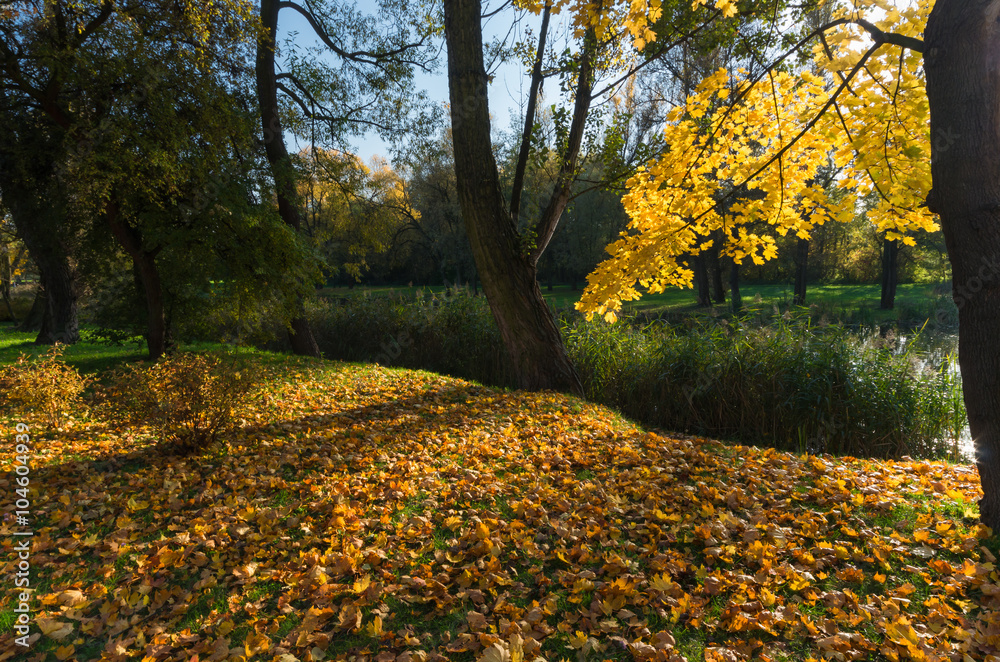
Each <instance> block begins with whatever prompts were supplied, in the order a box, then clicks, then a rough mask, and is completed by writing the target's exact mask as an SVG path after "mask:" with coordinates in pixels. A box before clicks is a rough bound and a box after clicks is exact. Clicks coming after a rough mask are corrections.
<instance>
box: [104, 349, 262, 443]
mask: <svg viewBox="0 0 1000 662" xmlns="http://www.w3.org/2000/svg"><path fill="white" fill-rule="evenodd" d="M260 394H261V389H260V384H259V383H258V381H257V380H256V379H255V378H254V376H253V374H252V373H251V371H249V370H246V369H243V370H241V369H240V366H239V365H238V364H237V362H236V361H235V360H234V359H230V358H226V359H224V358H220V357H219V356H214V355H211V354H195V353H190V352H181V353H178V354H175V355H172V356H169V357H167V358H164V359H162V360H160V361H159V362H157V363H154V364H152V365H146V366H130V367H128V368H125V369H123V370H118V371H116V372H115V373H113V374H112V376H111V377H110V379H108V380H106V384H105V385H104V386H103V387H102V388H101V389H100V391H99V392H98V402H99V405H98V407H99V411H100V413H101V414H102V415H103V417H104V418H106V419H107V420H109V421H111V422H113V423H117V424H120V425H126V426H132V427H148V428H151V429H153V430H155V431H156V432H157V433H158V435H159V438H160V442H161V443H163V444H164V445H165V447H166V448H171V447H172V448H171V450H174V451H175V452H178V453H181V454H189V453H195V452H198V451H201V450H204V449H205V448H207V447H208V446H209V445H211V444H212V443H213V442H215V441H216V439H218V438H219V436H220V435H222V434H225V433H227V432H229V431H231V430H233V429H235V428H236V427H237V426H238V425H239V423H240V421H241V420H242V419H246V418H250V417H251V416H252V414H253V411H254V407H255V406H256V404H257V401H258V400H259V396H260Z"/></svg>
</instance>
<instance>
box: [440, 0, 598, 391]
mask: <svg viewBox="0 0 1000 662" xmlns="http://www.w3.org/2000/svg"><path fill="white" fill-rule="evenodd" d="M444 12H445V37H446V40H447V44H448V83H449V85H448V87H449V92H450V98H451V123H452V136H453V142H454V149H455V174H456V180H457V187H458V194H459V203H460V205H461V209H462V216H463V218H464V221H465V228H466V232H467V233H468V236H469V243H470V244H471V247H472V254H473V257H474V259H475V261H476V270H477V272H478V273H479V277H480V278H481V279H482V282H483V292H484V293H485V294H486V299H487V301H489V304H490V309H491V310H492V311H493V316H494V317H495V318H496V321H497V326H498V327H499V328H500V334H501V337H502V338H503V341H504V345H505V347H506V348H507V352H508V355H509V357H510V360H511V362H512V365H513V368H514V371H515V374H516V375H517V381H518V385H519V386H520V387H521V388H522V389H526V390H532V391H537V390H544V389H552V390H557V391H567V392H570V393H575V394H577V395H581V396H582V395H583V386H582V385H581V383H580V378H579V377H578V376H577V374H576V370H575V369H574V368H573V365H572V363H570V360H569V356H568V355H567V354H566V349H565V347H564V346H563V343H562V339H561V338H560V336H559V329H558V328H557V327H556V324H555V319H554V317H553V315H552V311H551V310H550V309H549V307H548V305H546V303H545V299H544V298H543V297H542V291H541V288H539V286H538V279H537V273H536V264H537V256H536V257H535V258H534V259H532V258H531V257H530V256H529V255H528V254H527V253H526V251H525V249H524V247H523V246H522V242H521V237H520V235H519V234H518V232H517V224H516V223H515V222H514V219H512V218H511V215H510V212H509V211H508V208H507V202H506V199H505V197H504V194H503V191H502V189H501V187H500V178H499V174H498V172H497V166H496V160H495V159H494V156H493V145H492V141H491V137H490V116H489V107H488V106H489V104H488V100H487V87H486V84H487V79H486V70H485V67H484V66H483V35H482V25H481V23H480V16H481V7H480V3H479V2H471V1H469V0H445V3H444ZM540 240H541V241H544V240H545V238H544V237H541V238H540Z"/></svg>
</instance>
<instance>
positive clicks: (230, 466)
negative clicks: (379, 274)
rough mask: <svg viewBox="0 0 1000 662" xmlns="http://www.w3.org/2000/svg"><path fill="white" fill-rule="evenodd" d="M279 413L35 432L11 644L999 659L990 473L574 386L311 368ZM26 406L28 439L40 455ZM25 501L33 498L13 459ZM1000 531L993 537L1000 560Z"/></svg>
mask: <svg viewBox="0 0 1000 662" xmlns="http://www.w3.org/2000/svg"><path fill="white" fill-rule="evenodd" d="M271 394H272V395H271V404H272V405H273V409H272V411H271V412H270V413H267V414H262V415H261V418H260V420H258V421H256V422H254V421H251V422H249V423H248V425H247V427H246V428H244V430H243V431H242V432H241V433H240V434H239V435H237V436H235V437H234V438H232V439H230V440H228V441H227V443H225V444H220V445H219V446H218V447H216V448H214V449H212V450H211V451H210V452H208V453H207V454H205V455H203V456H200V457H195V458H187V459H179V458H167V457H162V456H160V455H159V454H158V453H156V452H155V451H153V450H152V449H151V448H150V447H149V446H148V442H147V441H145V440H144V437H143V436H142V435H141V434H138V433H136V432H135V431H127V430H109V429H105V428H102V427H100V426H99V425H98V424H96V423H89V422H88V421H87V419H86V417H78V419H77V420H76V421H75V422H74V423H73V424H72V425H71V426H69V427H68V428H67V429H65V430H63V431H62V432H58V433H50V434H48V435H45V436H47V438H45V439H41V438H39V440H37V441H36V444H35V448H36V455H35V456H34V457H33V458H32V463H33V464H32V474H31V480H32V485H33V487H34V488H36V489H35V490H33V491H32V495H31V496H32V518H33V519H32V529H33V530H34V532H35V537H34V547H33V549H32V552H31V573H32V575H31V580H32V583H33V585H34V586H35V587H36V588H37V591H36V592H35V594H34V598H33V601H32V605H31V608H32V617H33V619H34V620H33V622H32V624H31V630H32V633H33V635H32V645H31V648H30V650H29V651H28V652H27V653H25V652H24V649H23V648H20V647H17V646H15V645H14V643H13V634H12V623H13V617H14V612H13V608H14V599H13V598H14V597H15V591H14V587H13V581H12V575H13V572H14V558H15V556H16V555H15V554H14V552H13V551H12V549H11V548H12V545H13V544H14V542H13V541H14V537H13V536H12V532H13V531H14V530H17V529H16V527H15V526H14V521H13V519H12V517H11V516H10V515H11V512H10V511H12V510H13V509H14V506H13V498H11V499H5V502H4V505H3V506H2V508H3V512H4V513H5V517H4V521H3V525H2V527H0V541H2V543H0V544H2V545H3V547H4V556H3V561H4V566H3V568H2V570H3V577H4V582H5V584H6V585H5V586H4V591H3V592H2V598H0V659H8V658H14V657H16V658H20V659H26V660H38V661H40V660H52V659H58V660H70V659H78V660H96V659H105V660H122V659H144V660H178V661H179V660H185V661H188V660H199V661H204V660H226V659H229V660H239V659H246V660H250V659H259V660H272V659H276V660H280V661H281V662H293V661H294V660H296V659H298V660H320V659H343V660H354V661H355V662H363V661H369V662H434V661H440V660H444V659H449V660H466V661H472V660H485V661H486V662H522V661H527V662H531V661H533V660H535V659H537V658H542V659H545V660H562V659H566V660H570V661H578V662H585V661H586V660H605V659H620V660H630V659H634V660H640V661H645V660H655V661H664V662H666V661H669V660H681V659H685V658H686V659H687V660H702V659H705V660H725V661H732V660H742V659H757V660H769V659H770V660H785V659H788V660H805V659H809V658H815V659H832V660H848V659H870V660H878V659H890V660H896V659H916V660H963V661H964V660H983V659H990V658H989V656H990V655H991V654H996V651H997V650H998V648H1000V612H998V611H997V607H998V600H1000V598H998V596H1000V586H998V583H997V573H996V571H995V570H994V562H995V559H994V553H995V552H996V549H997V544H996V539H994V538H988V537H987V533H988V531H987V530H986V529H985V528H984V527H981V526H980V525H978V524H977V523H976V520H975V505H974V504H975V500H976V499H977V498H978V497H979V496H980V495H979V492H978V489H979V488H978V479H977V474H976V473H975V470H974V469H973V468H970V467H965V466H960V465H958V466H949V465H945V464H940V463H922V462H899V463H893V462H873V461H861V460H853V459H848V460H839V459H833V458H829V457H811V456H801V457H800V456H794V455H788V454H783V453H777V452H774V451H770V450H759V449H755V448H745V447H736V446H724V445H721V444H718V443H715V442H712V441H710V440H706V439H698V438H690V437H681V436H676V435H669V436H660V435H656V434H653V433H648V432H644V431H642V430H639V429H637V428H635V427H633V426H632V425H630V424H629V423H627V422H626V421H623V420H622V419H620V418H618V417H617V416H615V415H614V414H613V413H611V412H609V411H608V410H606V409H604V408H602V407H598V406H592V405H588V404H583V403H581V402H579V401H578V400H575V399H572V398H567V397H564V396H561V395H552V394H525V393H504V392H499V391H494V390H491V389H487V388H482V387H479V386H476V385H473V384H469V383H467V382H463V381H460V380H456V379H449V378H442V377H439V376H436V375H432V374H428V373H421V372H410V371H388V370H383V369H380V368H377V367H361V366H353V365H351V366H348V365H344V364H327V363H295V364H293V363H288V364H286V365H285V366H284V367H282V368H281V370H280V371H279V373H278V376H277V377H276V381H275V385H274V387H273V389H272V391H271ZM15 422H16V421H13V420H9V419H8V420H7V425H6V427H5V435H4V436H5V440H4V442H3V444H4V445H3V448H4V450H5V451H9V450H10V449H11V448H12V447H13V429H12V427H13V423H15ZM2 462H3V467H4V469H5V472H4V473H3V474H0V475H2V478H0V492H2V493H3V494H5V495H13V494H14V489H15V486H14V484H13V480H12V478H13V474H12V473H11V472H10V468H11V466H12V463H13V453H10V452H5V453H4V454H3V455H2ZM991 550H992V551H991Z"/></svg>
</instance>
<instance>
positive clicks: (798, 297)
mask: <svg viewBox="0 0 1000 662" xmlns="http://www.w3.org/2000/svg"><path fill="white" fill-rule="evenodd" d="M808 274H809V240H808V239H799V240H798V243H796V245H795V293H794V295H793V297H792V304H793V305H795V306H804V305H806V283H807V281H808V279H807V276H808Z"/></svg>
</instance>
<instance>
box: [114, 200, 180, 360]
mask: <svg viewBox="0 0 1000 662" xmlns="http://www.w3.org/2000/svg"><path fill="white" fill-rule="evenodd" d="M104 216H105V220H107V222H108V227H110V228H111V233H112V234H113V235H114V236H115V239H117V240H118V243H119V244H121V247H122V248H124V249H125V252H126V253H128V255H129V257H131V258H132V267H133V269H134V270H135V273H137V274H138V276H139V281H140V283H139V284H140V285H141V286H142V294H143V298H144V299H145V301H146V347H147V348H148V349H149V358H150V360H151V361H156V360H158V359H159V358H160V357H161V356H163V353H164V352H165V351H166V349H167V321H166V315H165V314H164V309H163V285H162V283H161V282H160V270H159V268H157V266H156V253H157V251H151V250H148V249H147V248H145V247H143V245H142V236H141V235H140V234H139V231H138V230H136V229H135V228H133V227H132V226H130V225H129V224H128V223H127V222H126V221H125V220H124V219H122V218H121V217H120V216H119V214H118V206H117V205H116V204H115V203H114V202H109V203H108V204H107V206H106V208H105V210H104Z"/></svg>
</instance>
